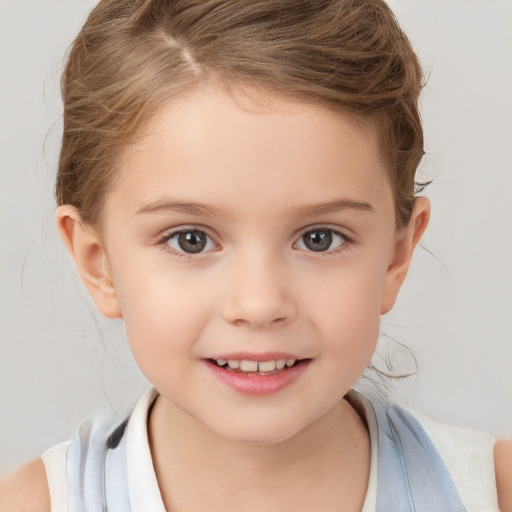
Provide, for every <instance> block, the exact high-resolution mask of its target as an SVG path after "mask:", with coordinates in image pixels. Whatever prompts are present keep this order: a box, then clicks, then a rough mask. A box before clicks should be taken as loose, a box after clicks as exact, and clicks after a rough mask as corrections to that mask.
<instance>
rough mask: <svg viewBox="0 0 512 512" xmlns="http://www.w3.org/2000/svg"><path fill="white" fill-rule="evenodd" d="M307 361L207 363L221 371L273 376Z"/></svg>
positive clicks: (210, 360)
mask: <svg viewBox="0 0 512 512" xmlns="http://www.w3.org/2000/svg"><path fill="white" fill-rule="evenodd" d="M305 361H308V359H275V360H270V361H251V360H249V359H227V360H226V359H209V362H210V363H212V364H214V365H215V366H217V367H219V368H222V369H223V370H226V371H230V372H236V373H242V374H254V375H274V374H276V373H280V372H283V371H286V370H289V369H290V368H293V367H294V366H297V365H299V364H301V363H303V362H305Z"/></svg>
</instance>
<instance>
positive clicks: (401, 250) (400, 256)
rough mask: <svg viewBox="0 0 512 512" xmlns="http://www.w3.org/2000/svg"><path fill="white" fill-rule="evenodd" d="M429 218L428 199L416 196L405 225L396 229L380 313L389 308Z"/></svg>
mask: <svg viewBox="0 0 512 512" xmlns="http://www.w3.org/2000/svg"><path fill="white" fill-rule="evenodd" d="M429 219H430V201H429V200H428V199H427V198H426V197H418V198H416V201H415V203H414V208H413V211H412V214H411V218H410V219H409V222H408V224H407V226H405V227H404V228H402V229H400V230H399V231H397V233H396V235H395V241H394V243H393V251H392V254H391V261H390V264H389V266H388V269H387V271H386V276H385V278H384V283H383V288H382V295H381V302H380V314H381V315H384V314H386V313H387V312H389V311H390V310H391V308H392V307H393V304H394V303H395V300H396V298H397V296H398V291H399V290H400V287H401V286H402V283H403V282H404V279H405V276H406V275H407V271H408V270H409V263H410V262H411V258H412V255H413V252H414V249H415V247H416V245H417V244H418V242H419V241H420V238H421V236H422V235H423V233H424V232H425V229H426V228H427V225H428V221H429Z"/></svg>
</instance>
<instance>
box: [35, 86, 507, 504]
mask: <svg viewBox="0 0 512 512" xmlns="http://www.w3.org/2000/svg"><path fill="white" fill-rule="evenodd" d="M198 205H199V206H198ZM205 205H206V207H205ZM429 213H430V206H429V203H428V201H427V200H426V199H424V198H419V199H417V201H416V204H415V208H414V211H413V213H412V216H411V219H410V222H409V224H408V225H407V226H406V227H405V228H404V229H400V230H397V228H396V225H395V219H394V204H393V193H392V190H391V186H390V183H389V179H388V173H387V170H386V167H385V164H384V161H383V158H382V156H381V155H380V153H379V149H378V145H377V142H376V140H375V138H374V136H373V130H372V129H371V126H364V125H363V126H362V127H356V126H354V125H353V124H352V123H351V122H350V120H349V119H348V118H347V117H346V116H344V115H342V114H339V113H337V114H333V113H331V112H328V111H326V110H323V109H321V108H319V107H316V106H311V105H304V104H300V103H295V102H291V101H289V100H287V99H284V98H280V97H277V96H273V95H270V94H268V93H266V92H264V91H253V94H251V97H248V96H245V95H241V94H240V95H236V96H235V97H233V96H228V95H226V94H225V93H223V92H222V91H220V90H218V89H215V88H205V89H202V90H199V91H196V92H194V93H192V94H191V95H189V96H187V97H185V98H182V99H181V100H177V101H174V102H172V103H170V104H168V105H165V106H163V107H162V108H161V110H160V111H159V112H158V114H157V115H156V116H155V118H154V119H153V121H152V122H151V124H150V125H149V126H148V127H146V130H145V132H144V133H143V134H142V136H141V138H140V143H139V144H137V145H136V146H133V147H129V148H127V149H126V151H125V153H124V154H123V155H122V159H121V173H120V176H119V178H118V180H117V181H116V186H115V188H114V190H112V192H111V193H110V194H109V196H108V200H107V203H106V205H105V210H104V218H103V223H102V226H101V229H94V228H93V227H92V226H85V225H83V224H82V223H81V221H80V216H79V214H78V212H77V211H76V209H74V208H73V207H71V206H69V205H65V206H63V207H60V208H59V209H58V212H57V222H58V225H59V229H60V232H61V235H62V237H63V240H64V242H65V243H66V245H67V247H68V249H69V250H70V252H71V254H72V255H73V257H74V259H75V261H76V264H77V267H78V269H79V271H80V273H81V275H82V278H83V280H84V283H85V284H86V286H87V288H88V290H89V292H90V293H91V295H92V297H93V299H94V300H95V302H96V305H97V306H98V308H99V310H100V311H101V312H102V313H103V314H104V315H106V316H107V317H111V318H118V317H122V318H123V319H124V323H125V325H126V332H127V337H128V340H129V343H130V346H131V349H132V352H133V354H134V357H135V359H136V361H137V363H138V364H139V366H140V368H141V369H142V371H143V372H144V373H145V374H146V376H147V377H148V379H149V380H150V382H151V383H152V384H153V385H154V386H155V387H156V388H157V389H158V391H159V392H160V397H159V398H158V399H157V402H156V404H155V407H154V409H153V411H152V414H151V416H150V421H149V434H150V444H151V449H152V453H153V458H154V464H155V470H156V474H157V478H158V481H159V485H160V488H161V491H162V496H163V499H164V503H165V505H166V508H167V509H169V510H176V511H187V510H199V509H205V507H206V508H208V510H210V511H215V510H226V508H228V509H232V510H240V511H247V512H249V511H252V510H261V509H265V510H268V511H274V510H275V511H278V510H280V511H282V510H295V511H301V510H304V511H306V510H313V509H322V510H327V511H328V510H333V511H334V510H338V509H339V504H340V503H344V510H360V509H361V506H362V503H363V500H364V496H365V493H366V486H367V482H368V472H369V441H368V435H367V432H366V429H365V427H364V425H363V423H362V422H361V420H360V419H359V417H358V415H357V414H356V413H355V411H354V410H353V409H352V407H351V406H350V405H349V404H348V402H346V401H345V400H343V399H342V398H343V396H344V395H345V394H346V393H347V391H348V390H349V389H350V388H351V387H352V386H353V385H354V384H355V382H356V381H357V379H358V378H359V377H360V375H361V373H362V372H363V370H364V369H365V367H366V366H367V364H368V362H369V360H370V358H371V356H372V354H373V351H374V349H375V344H376V341H377V337H378V332H379V322H380V316H381V315H382V314H385V313H386V312H388V311H389V310H390V309H391V307H392V306H393V304H394V301H395V299H396V296H397V293H398V291H399V289H400V286H401V284H402V282H403V280H404V278H405V275H406V273H407V269H408V266H409V262H410V259H411V257H412V253H413V251H414V248H415V246H416V244H417V243H418V241H419V239H420V237H421V235H422V233H423V232H424V230H425V228H426V226H427V223H428V218H429ZM315 229H316V230H317V232H318V230H324V232H325V231H326V230H330V231H329V233H331V234H334V236H333V243H332V245H331V246H329V248H328V249H327V250H325V251H322V252H315V251H312V250H311V249H310V248H309V247H308V246H307V245H306V243H305V238H304V235H305V234H306V233H309V232H311V231H314V230H315ZM184 230H188V231H189V232H190V231H198V230H200V231H201V232H203V233H205V234H206V235H208V243H207V245H206V247H205V249H204V251H202V252H199V253H195V254H187V253H185V252H184V251H183V249H182V248H180V245H179V243H178V238H177V236H176V235H175V234H176V232H181V231H184ZM240 351H244V352H249V353H251V354H262V353H265V352H268V351H280V352H286V353H289V354H293V355H294V356H295V357H297V358H301V359H302V358H307V359H308V361H309V362H308V364H307V366H306V367H305V370H304V371H303V372H302V373H301V374H300V376H299V377H298V378H297V379H296V380H295V381H293V382H292V383H291V384H290V385H289V386H287V387H286V388H285V389H283V390H281V391H279V392H277V393H273V394H269V395H264V396H247V395H244V394H241V393H239V392H237V391H234V390H233V389H231V388H229V387H228V386H226V385H225V384H224V383H223V382H221V381H219V380H218V379H217V378H215V376H214V374H213V373H212V371H211V367H210V366H209V364H208V363H207V360H208V359H210V358H216V357H218V355H219V354H226V353H235V352H240ZM498 449H499V450H501V449H500V448H498ZM500 453H501V451H500ZM508 457H509V458H507V457H505V459H504V461H505V463H504V464H503V466H506V462H507V461H509V459H512V456H511V455H510V453H509V455H508ZM501 460H502V459H501V458H500V457H498V459H497V461H501ZM508 467H510V465H509V466H508ZM497 468H498V462H497ZM312 469H313V471H312ZM504 474H505V473H504V472H503V475H504ZM501 482H505V484H504V485H508V484H509V482H510V478H509V480H508V482H507V481H506V479H505V480H503V479H502V478H499V479H498V484H499V485H501ZM502 495H503V496H504V499H505V500H509V499H510V495H506V494H502ZM206 503H207V504H208V505H207V506H206ZM508 505H509V502H508V501H506V502H505V503H504V506H505V507H508ZM509 508H510V507H508V508H505V510H507V509H509ZM40 510H44V509H43V508H41V509H40Z"/></svg>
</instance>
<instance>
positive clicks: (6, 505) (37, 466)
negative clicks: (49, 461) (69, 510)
mask: <svg viewBox="0 0 512 512" xmlns="http://www.w3.org/2000/svg"><path fill="white" fill-rule="evenodd" d="M0 510H1V511H4V510H5V511H7V510H8V511H9V512H29V511H30V512H49V511H50V493H49V490H48V483H47V480H46V470H45V467H44V463H43V461H42V460H41V459H36V460H34V461H32V462H30V463H29V464H27V465H25V466H23V467H22V468H20V469H18V470H17V471H16V472H14V473H13V474H12V475H10V476H9V477H7V478H6V479H5V480H3V481H2V482H0Z"/></svg>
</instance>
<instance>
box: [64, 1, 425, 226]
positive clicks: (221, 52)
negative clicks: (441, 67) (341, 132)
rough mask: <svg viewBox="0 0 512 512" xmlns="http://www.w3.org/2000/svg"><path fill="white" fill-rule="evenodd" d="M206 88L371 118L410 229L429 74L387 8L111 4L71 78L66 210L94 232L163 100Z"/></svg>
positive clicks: (77, 52)
mask: <svg viewBox="0 0 512 512" xmlns="http://www.w3.org/2000/svg"><path fill="white" fill-rule="evenodd" d="M205 81H214V82H215V83H217V84H220V85H223V86H225V87H228V88H237V87H243V86H247V85H251V84H257V85H258V86H262V87H264V88H266V89H268V90H270V91H274V92H277V93H279V94H284V95H286V96H291V97H294V98H297V99H298V100H300V101H306V102H311V103H315V104H319V105H323V106H326V107H327V108H329V109H335V110H340V111H343V112H346V113H349V114H350V115H352V116H353V117H354V118H356V119H363V120H365V119H369V120H370V121H372V122H373V123H374V126H375V127H376V130H377V134H378V139H379V143H380V145H381V148H382V152H383V155H384V157H385V158H386V162H387V165H388V168H389V172H390V179H391V182H392V185H393V190H394V194H395V208H396V222H397V226H399V227H400V226H403V225H405V224H406V223H407V221H408V219H409V216H410V214H411V210H412V207H413V204H414V193H415V190H414V189H415V172H416V168H417V166H418V164H419V162H420V160H421V158H422V156H423V132H422V126H421V121H420V116H419V113H418V104H417V103H418V96H419V93H420V90H421V87H422V72H421V67H420V65H419V62H418V59H417V57H416V55H415V53H414V51H413V49H412V48H411V45H410V43H409V41H408V39H407V37H406V36H405V35H404V33H403V32H402V31H401V29H400V27H399V25H398V23H397V21H396V19H395V17H394V15H393V14H392V12H391V11H390V9H389V8H388V7H387V5H386V4H385V3H384V2H383V1H381V0H316V1H311V0H279V1H276V0H102V1H101V2H100V3H99V4H98V5H97V6H96V8H95V9H94V10H93V11H92V12H91V14H90V15H89V18H88V19H87V21H86V23H85V25H84V27H83V28H82V30H81V31H80V33H79V34H78V36H77V37H76V39H75V41H74V42H73V45H72V47H71V50H70V53H69V58H68V62H67V65H66V68H65V71H64V74H63V77H62V93H63V99H64V133H63V140H62V150H61V154H60V161H59V172H58V177H57V185H56V196H57V201H58V203H59V204H71V205H74V206H76V207H77V208H78V210H79V211H80V213H81V215H82V218H83V220H84V221H85V222H88V223H92V224H96V223H97V222H98V221H99V220H100V216H101V208H102V204H103V202H104V199H105V194H107V193H108V191H109V189H110V187H111V185H112V182H113V178H114V177H115V174H116V164H117V161H118V159H119V156H120V154H121V152H122V150H123V148H124V147H126V145H127V144H129V143H130V142H132V141H133V140H134V138H135V136H136V135H137V134H138V133H139V131H140V129H141V127H142V125H143V123H144V122H146V121H147V120H148V119H149V117H150V116H151V114H152V113H154V112H155V110H156V109H157V108H158V107H159V106H160V105H162V104H163V102H166V101H168V100H170V99H172V98H175V97H177V96H179V95H183V94H184V93H186V92H190V91H191V90H193V89H194V88H195V87H197V86H198V85H200V84H201V83H204V82H205Z"/></svg>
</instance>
